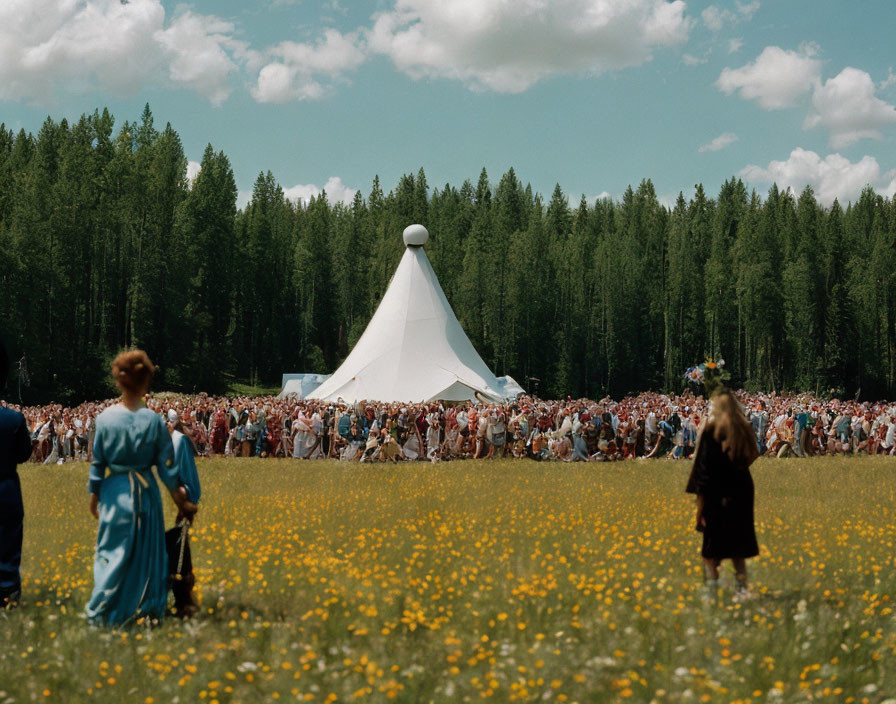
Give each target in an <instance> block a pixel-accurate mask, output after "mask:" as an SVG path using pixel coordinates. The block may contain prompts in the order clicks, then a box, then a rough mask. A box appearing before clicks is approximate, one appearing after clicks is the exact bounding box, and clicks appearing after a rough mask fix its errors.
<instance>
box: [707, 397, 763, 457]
mask: <svg viewBox="0 0 896 704" xmlns="http://www.w3.org/2000/svg"><path fill="white" fill-rule="evenodd" d="M703 432H711V433H712V436H713V437H714V438H715V439H716V440H717V441H718V442H719V444H720V445H721V446H722V450H723V451H724V452H725V453H726V454H727V455H728V457H729V459H730V460H731V461H732V462H736V461H737V460H738V459H740V460H744V461H745V462H746V463H747V464H748V465H749V464H752V462H753V460H755V459H756V458H757V457H758V456H759V448H758V447H757V446H756V434H755V433H754V432H753V426H752V425H750V422H749V421H748V420H747V418H746V416H745V415H744V412H743V411H742V410H741V407H740V403H739V402H738V400H737V398H736V397H735V396H734V394H733V393H731V392H730V391H729V390H728V389H725V390H724V391H720V392H719V393H718V394H716V395H715V396H713V399H712V413H711V414H710V416H709V420H708V421H707V423H706V427H705V428H704V429H703Z"/></svg>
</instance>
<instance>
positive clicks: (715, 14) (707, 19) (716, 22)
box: [700, 5, 732, 32]
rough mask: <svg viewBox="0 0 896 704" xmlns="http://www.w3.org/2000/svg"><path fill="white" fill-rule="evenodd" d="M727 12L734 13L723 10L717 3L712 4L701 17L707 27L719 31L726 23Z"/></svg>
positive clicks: (728, 13)
mask: <svg viewBox="0 0 896 704" xmlns="http://www.w3.org/2000/svg"><path fill="white" fill-rule="evenodd" d="M726 14H727V15H731V14H732V13H731V11H730V10H725V11H724V12H723V11H722V10H720V9H719V8H717V7H716V6H715V5H710V6H709V7H707V8H706V9H705V10H703V12H701V13H700V19H702V20H703V24H705V25H706V28H707V29H711V30H712V31H713V32H718V31H719V30H720V29H721V28H722V27H723V26H724V25H725V19H726Z"/></svg>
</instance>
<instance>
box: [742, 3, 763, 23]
mask: <svg viewBox="0 0 896 704" xmlns="http://www.w3.org/2000/svg"><path fill="white" fill-rule="evenodd" d="M736 5H737V11H738V12H739V13H740V16H741V17H743V18H744V19H745V20H751V19H753V15H755V14H756V13H757V12H759V8H760V4H759V0H753V2H738V3H736Z"/></svg>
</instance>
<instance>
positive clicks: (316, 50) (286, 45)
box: [252, 29, 365, 103]
mask: <svg viewBox="0 0 896 704" xmlns="http://www.w3.org/2000/svg"><path fill="white" fill-rule="evenodd" d="M266 54H267V58H268V63H267V64H266V65H264V66H263V67H262V68H261V70H260V71H259V72H258V78H257V80H256V83H255V86H254V87H253V89H252V95H253V96H254V97H255V99H256V100H257V101H259V102H261V103H285V102H288V101H290V100H313V99H316V98H320V97H322V96H323V95H324V94H325V92H326V90H327V87H328V86H329V83H330V82H331V81H334V80H341V79H343V80H344V78H345V75H346V74H347V73H348V72H350V71H353V70H354V69H356V68H358V66H360V65H361V64H362V63H364V60H365V53H364V49H363V44H362V42H361V40H360V37H359V36H358V34H357V33H351V34H341V33H340V32H337V31H336V30H335V29H328V30H326V32H325V33H324V38H323V39H322V40H320V41H318V42H317V43H316V44H309V43H299V42H292V41H287V42H281V43H280V44H278V45H276V46H275V47H273V48H271V49H269V50H268V51H267V52H266Z"/></svg>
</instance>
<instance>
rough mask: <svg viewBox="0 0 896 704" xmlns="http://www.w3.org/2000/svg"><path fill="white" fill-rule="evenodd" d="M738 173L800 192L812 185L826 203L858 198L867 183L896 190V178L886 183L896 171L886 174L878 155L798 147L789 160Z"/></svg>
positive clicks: (748, 167)
mask: <svg viewBox="0 0 896 704" xmlns="http://www.w3.org/2000/svg"><path fill="white" fill-rule="evenodd" d="M738 176H740V177H741V178H743V179H744V180H745V181H748V182H749V183H751V184H754V185H755V184H772V183H777V184H778V187H779V188H790V189H791V190H792V191H793V192H794V193H796V194H799V193H800V192H801V191H802V190H803V189H804V188H805V187H806V186H811V187H812V189H813V190H814V191H815V197H816V198H817V199H818V201H819V202H820V203H822V204H823V205H831V203H833V202H834V199H835V198H838V199H839V200H840V202H841V203H845V202H846V201H850V200H852V201H854V200H857V199H858V197H859V195H860V194H861V192H862V189H863V188H864V187H865V186H867V185H871V186H874V187H875V188H876V189H878V190H879V191H880V192H885V191H887V190H888V189H889V192H893V191H894V190H896V178H894V179H893V182H892V183H890V184H889V185H887V183H886V181H887V179H889V178H890V177H891V176H896V171H890V172H888V173H886V174H883V173H882V172H881V167H880V164H878V162H877V159H875V158H874V157H871V156H864V157H862V159H861V160H859V161H857V162H855V163H853V162H851V161H849V159H846V158H845V157H843V156H841V155H840V154H829V155H828V156H826V157H824V158H822V157H820V156H819V155H818V154H816V153H815V152H813V151H808V150H805V149H801V148H797V149H794V150H793V151H792V152H791V153H790V157H789V158H788V159H787V161H772V162H770V163H769V165H768V166H767V167H765V168H763V167H761V166H756V165H755V164H751V165H749V166H747V167H746V168H744V169H742V170H741V171H740V172H739V173H738Z"/></svg>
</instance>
